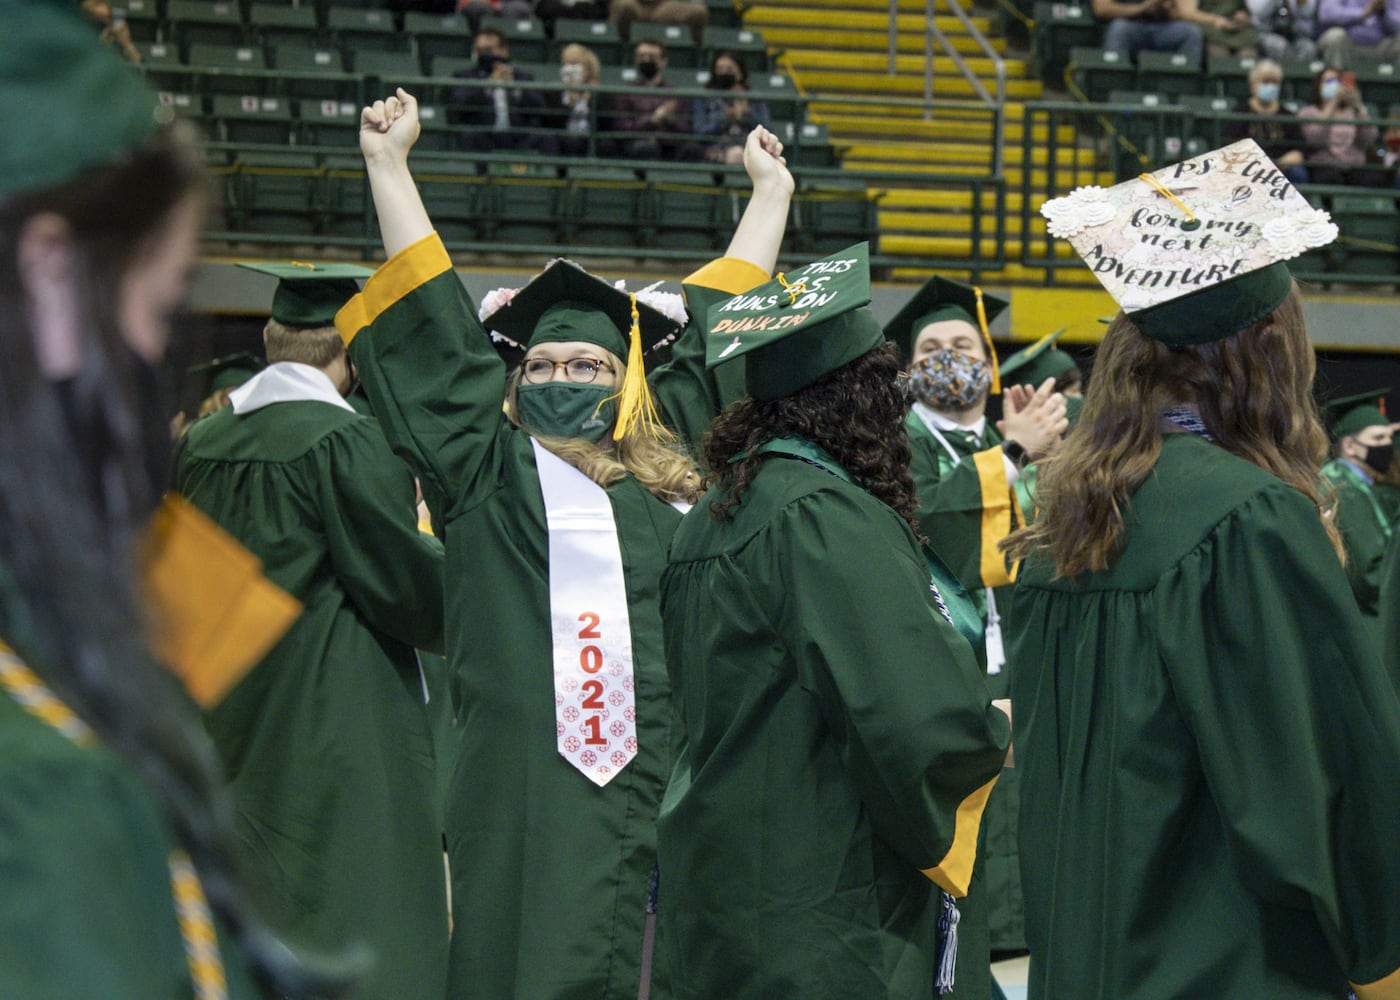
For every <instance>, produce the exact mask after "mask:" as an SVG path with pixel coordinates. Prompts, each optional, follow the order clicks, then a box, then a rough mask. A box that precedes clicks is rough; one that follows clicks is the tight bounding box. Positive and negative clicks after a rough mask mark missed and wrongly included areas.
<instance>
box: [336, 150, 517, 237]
mask: <svg viewBox="0 0 1400 1000" xmlns="http://www.w3.org/2000/svg"><path fill="white" fill-rule="evenodd" d="M363 172H364V171H363V167H362V168H361V173H363ZM413 179H414V180H415V181H417V182H418V192H419V194H420V195H421V196H422V198H423V206H424V207H425V208H426V209H427V210H428V215H429V217H430V218H432V220H433V228H435V229H436V230H437V231H438V234H439V235H441V236H442V238H443V241H444V242H446V243H447V244H449V245H451V244H453V243H465V242H474V241H477V240H482V239H488V238H489V234H490V232H491V230H490V223H489V220H488V219H487V215H488V214H489V213H488V208H489V206H488V202H489V199H490V186H489V184H488V181H487V178H486V177H485V175H483V174H481V173H479V172H478V170H477V166H476V164H475V163H469V162H462V161H461V160H459V159H456V158H453V157H431V158H429V157H424V158H420V159H419V160H418V162H417V163H416V164H415V166H414V168H413Z"/></svg>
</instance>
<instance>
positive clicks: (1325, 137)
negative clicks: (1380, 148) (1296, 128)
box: [1298, 66, 1378, 184]
mask: <svg viewBox="0 0 1400 1000" xmlns="http://www.w3.org/2000/svg"><path fill="white" fill-rule="evenodd" d="M1298 117H1299V118H1301V119H1303V138H1304V139H1305V140H1306V141H1307V145H1308V149H1307V158H1308V161H1309V163H1311V164H1312V166H1310V167H1309V171H1308V172H1309V174H1311V176H1312V181H1313V183H1314V184H1365V183H1368V181H1369V180H1370V178H1369V176H1368V172H1367V171H1366V169H1365V166H1366V151H1367V150H1368V149H1370V148H1371V147H1372V146H1373V145H1375V142H1376V137H1377V135H1378V133H1377V130H1376V126H1374V125H1367V124H1364V122H1363V123H1360V124H1358V122H1357V121H1355V120H1343V121H1334V120H1333V119H1362V120H1364V119H1366V118H1369V117H1370V115H1369V114H1367V112H1366V106H1365V105H1364V104H1362V103H1361V94H1360V92H1359V91H1358V90H1357V89H1356V83H1355V81H1354V80H1348V79H1347V78H1346V74H1344V73H1343V72H1342V71H1341V70H1339V69H1336V68H1334V67H1331V66H1329V67H1328V68H1327V69H1324V70H1323V71H1322V72H1321V73H1319V74H1318V77H1317V82H1316V84H1315V85H1314V86H1313V102H1312V103H1311V104H1309V105H1308V106H1307V107H1304V108H1302V109H1300V110H1299V111H1298Z"/></svg>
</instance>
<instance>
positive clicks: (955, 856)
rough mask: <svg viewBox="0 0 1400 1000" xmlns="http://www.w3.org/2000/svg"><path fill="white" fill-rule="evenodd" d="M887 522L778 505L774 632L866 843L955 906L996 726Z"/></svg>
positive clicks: (842, 503)
mask: <svg viewBox="0 0 1400 1000" xmlns="http://www.w3.org/2000/svg"><path fill="white" fill-rule="evenodd" d="M894 518H895V515H894V514H893V513H889V512H884V511H873V510H871V509H870V507H869V505H868V504H861V503H859V502H858V501H857V500H856V499H854V498H850V497H845V496H842V495H840V494H838V493H836V492H834V491H832V492H827V493H822V494H817V495H814V496H811V497H808V498H804V499H803V500H800V501H798V502H796V503H794V504H792V505H790V506H789V507H788V509H787V510H786V511H785V512H784V514H783V517H782V520H781V522H780V523H779V525H778V527H777V529H776V532H777V534H776V539H777V542H776V544H777V545H779V546H780V547H781V549H780V551H785V552H787V553H789V555H788V556H787V557H784V558H783V559H782V560H781V565H783V566H784V573H783V578H782V580H781V581H780V585H781V586H782V588H783V593H784V594H785V595H787V596H786V599H785V600H784V602H783V609H784V611H783V614H782V618H781V621H780V623H779V629H780V630H781V632H782V634H783V635H784V636H785V638H786V639H787V641H788V643H789V648H790V649H791V650H793V655H794V656H795V658H796V661H797V672H798V679H799V683H800V684H801V685H802V686H803V688H804V689H806V690H808V691H809V692H810V693H811V694H812V696H813V697H814V698H815V699H816V701H817V703H818V706H819V709H820V711H821V712H822V715H823V717H824V718H825V720H826V722H827V724H828V725H829V726H830V727H831V729H832V732H833V733H834V734H835V736H836V739H837V740H838V742H839V743H840V744H841V756H842V760H843V761H844V763H845V766H846V769H847V771H848V773H849V775H850V778H851V781H852V782H853V784H854V786H855V788H856V789H857V791H858V793H859V795H860V797H861V800H862V802H863V804H864V805H865V807H866V809H867V810H868V812H869V815H870V819H871V823H872V825H873V827H874V828H875V830H876V831H877V832H878V833H879V834H880V836H881V837H882V838H883V839H884V840H885V841H886V842H887V843H888V844H889V845H890V846H891V847H892V848H893V849H894V850H895V851H896V852H897V853H898V854H899V855H900V856H901V857H903V858H904V859H905V860H906V861H907V862H908V863H910V864H911V865H913V866H914V867H915V868H918V869H919V870H920V871H922V872H923V873H924V875H926V876H927V877H928V878H930V879H931V880H933V881H934V882H935V883H937V884H938V886H939V887H940V888H942V889H944V890H945V891H947V892H949V893H952V894H953V895H955V896H964V895H966V894H967V889H968V883H969V881H970V880H971V876H972V865H973V861H974V860H975V858H976V853H977V833H978V829H979V827H980V825H981V820H982V811H983V808H984V807H985V805H986V802H987V796H988V795H989V794H990V793H991V790H992V786H993V785H994V784H995V783H996V780H997V777H998V775H999V774H1000V772H1001V765H1002V761H1003V760H1004V758H1005V756H1006V745H1007V741H1008V739H1009V735H1010V726H1009V724H1008V721H1007V719H1006V716H1005V715H1004V714H1002V712H1001V711H1000V710H998V709H996V708H993V707H992V706H991V703H990V701H989V698H988V695H987V687H986V684H985V682H984V681H983V679H982V674H981V671H980V670H979V669H978V667H977V662H976V660H975V659H974V657H973V654H972V650H971V648H970V647H969V646H968V644H967V641H966V640H965V639H963V638H962V636H960V635H959V634H958V632H957V630H956V629H954V628H953V626H952V625H951V624H949V623H948V622H946V621H945V620H944V619H943V617H942V616H941V615H940V614H939V612H938V611H937V609H936V607H935V605H934V603H933V599H932V595H931V592H930V588H929V576H928V569H927V565H926V564H925V563H924V561H923V558H922V556H921V555H920V553H919V551H918V549H917V548H916V547H915V546H914V544H913V540H912V538H911V537H910V536H909V533H908V531H907V530H906V529H904V528H903V526H902V525H900V524H899V523H898V522H897V521H896V520H894ZM872 553H880V554H886V553H887V554H888V555H887V556H886V557H885V558H871V555H872Z"/></svg>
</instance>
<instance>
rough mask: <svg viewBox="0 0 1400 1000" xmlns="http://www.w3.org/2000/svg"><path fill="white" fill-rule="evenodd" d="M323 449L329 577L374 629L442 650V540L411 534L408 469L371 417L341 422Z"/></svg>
mask: <svg viewBox="0 0 1400 1000" xmlns="http://www.w3.org/2000/svg"><path fill="white" fill-rule="evenodd" d="M324 447H325V448H326V454H325V461H324V462H322V463H320V465H319V466H318V471H319V472H320V475H321V477H322V482H321V484H320V486H321V489H322V491H323V495H324V496H326V497H327V498H328V502H326V503H324V504H323V505H322V510H323V512H324V513H323V516H324V518H325V530H326V539H327V545H328V548H329V551H330V558H331V563H332V564H333V567H334V572H335V577H336V579H337V580H338V581H339V582H340V584H341V585H342V586H343V587H344V588H345V592H346V594H347V595H348V596H349V598H350V600H351V601H352V602H353V603H354V605H355V607H356V608H358V609H359V611H360V613H361V614H362V615H364V617H365V620H366V621H367V622H368V623H369V624H370V625H371V626H373V627H374V628H375V629H378V630H379V631H381V632H384V633H386V634H387V635H390V636H393V637H394V638H395V639H398V640H399V641H400V642H405V643H408V644H409V645H411V646H416V647H417V648H419V649H426V650H428V651H430V652H438V653H440V652H442V648H443V596H442V587H443V549H442V543H441V542H439V541H438V540H437V539H435V538H433V537H432V536H431V535H427V534H424V533H423V532H421V531H419V530H418V519H417V514H416V512H415V510H414V504H413V480H412V478H411V477H410V476H409V475H408V471H407V470H406V469H405V468H404V467H403V464H402V463H401V462H399V460H398V459H397V458H395V457H394V454H393V453H392V452H391V451H390V450H389V445H388V442H387V441H386V440H385V438H384V435H383V433H382V432H381V431H380V429H379V427H378V425H377V424H376V423H375V422H374V421H373V420H358V421H356V422H354V423H352V424H349V425H347V426H346V427H345V428H343V429H342V430H340V431H339V432H338V433H336V434H333V435H331V436H330V437H328V438H327V439H326V442H325V444H324Z"/></svg>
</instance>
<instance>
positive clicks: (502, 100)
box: [447, 28, 557, 154]
mask: <svg viewBox="0 0 1400 1000" xmlns="http://www.w3.org/2000/svg"><path fill="white" fill-rule="evenodd" d="M473 44H474V48H475V51H476V65H475V66H473V67H471V68H470V69H464V70H458V71H457V72H456V73H454V74H453V75H454V76H457V77H461V78H462V79H465V80H490V81H492V82H494V83H496V84H497V86H494V87H486V86H476V87H458V88H456V89H454V90H453V91H452V93H451V95H450V97H449V99H448V108H447V120H448V121H449V122H451V123H452V124H453V125H464V126H467V127H466V128H465V129H463V130H462V131H461V132H460V133H459V134H458V136H459V138H458V142H459V144H460V146H461V148H462V149H463V150H466V151H467V152H472V153H493V152H499V151H507V150H520V151H522V152H536V153H545V154H553V153H555V152H556V151H557V145H556V143H555V139H554V136H552V135H550V134H548V133H547V132H541V131H540V130H541V128H542V127H543V126H544V125H545V122H544V119H545V118H546V117H547V114H546V108H545V97H544V92H543V91H539V90H532V89H528V88H523V87H519V86H514V85H515V84H520V83H530V82H533V81H534V79H535V78H534V77H533V76H531V75H530V74H529V73H526V72H524V71H522V70H518V69H516V68H515V67H514V66H512V65H511V63H510V45H509V43H508V42H507V41H506V37H505V35H503V34H501V33H500V32H499V31H497V30H496V29H495V28H482V29H481V30H480V31H478V32H477V33H476V39H475V42H474V43H473Z"/></svg>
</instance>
